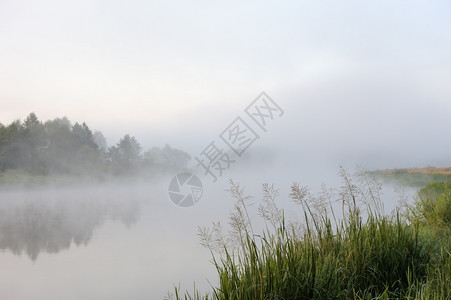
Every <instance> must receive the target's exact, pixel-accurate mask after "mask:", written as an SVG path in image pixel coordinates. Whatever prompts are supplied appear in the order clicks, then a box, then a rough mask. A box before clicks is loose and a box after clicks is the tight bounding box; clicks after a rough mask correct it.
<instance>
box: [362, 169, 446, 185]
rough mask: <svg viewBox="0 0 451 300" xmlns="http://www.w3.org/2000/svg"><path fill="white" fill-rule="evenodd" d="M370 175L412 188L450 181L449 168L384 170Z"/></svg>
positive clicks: (372, 172)
mask: <svg viewBox="0 0 451 300" xmlns="http://www.w3.org/2000/svg"><path fill="white" fill-rule="evenodd" d="M370 173H371V174H372V175H377V176H380V177H382V178H383V179H384V180H386V181H388V182H394V183H397V184H401V185H406V186H412V187H423V186H425V185H426V184H429V183H431V182H446V181H450V180H451V168H433V167H429V168H411V169H386V170H376V171H371V172H370Z"/></svg>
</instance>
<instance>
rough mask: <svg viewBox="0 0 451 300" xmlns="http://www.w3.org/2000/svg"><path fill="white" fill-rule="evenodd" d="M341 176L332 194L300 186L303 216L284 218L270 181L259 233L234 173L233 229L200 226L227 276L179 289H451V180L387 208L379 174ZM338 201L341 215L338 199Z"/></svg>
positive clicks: (416, 293)
mask: <svg viewBox="0 0 451 300" xmlns="http://www.w3.org/2000/svg"><path fill="white" fill-rule="evenodd" d="M341 177H342V180H343V187H342V188H341V189H340V190H339V191H337V192H335V193H332V194H330V193H321V194H319V195H312V194H310V193H309V192H308V189H307V188H305V187H301V186H299V185H297V184H294V185H293V186H292V193H291V198H292V200H293V201H294V202H295V203H296V204H298V205H299V207H300V208H301V210H302V212H303V215H304V218H303V219H302V220H286V218H285V216H284V212H283V211H282V210H280V209H279V208H278V207H277V206H276V202H275V201H276V197H277V196H278V191H277V190H276V189H275V188H273V187H271V186H268V185H264V186H263V201H262V205H261V206H260V209H259V213H260V216H261V217H262V219H263V220H264V221H265V224H266V229H265V230H264V231H263V232H260V233H256V232H254V229H253V224H252V222H251V219H250V217H249V214H248V210H249V209H250V206H249V205H248V201H249V200H248V199H249V196H247V195H245V193H244V190H243V189H242V188H241V187H240V186H239V185H236V184H234V183H232V184H231V189H230V191H231V193H232V195H233V197H234V198H235V199H236V205H235V210H234V212H233V214H232V216H231V218H230V224H231V229H230V231H229V232H226V233H224V232H223V230H222V229H221V227H220V226H219V225H218V224H215V225H214V226H213V228H210V229H207V228H204V229H201V231H200V235H201V237H202V243H203V244H204V245H205V246H206V247H208V248H209V249H210V251H211V254H212V258H213V263H214V264H215V266H216V269H217V272H218V279H219V285H218V286H217V287H214V288H212V292H211V293H208V294H205V295H201V294H200V293H199V292H198V291H194V292H193V293H185V294H182V293H181V292H180V291H179V289H177V288H176V289H175V294H174V296H175V298H176V299H393V298H403V299H449V298H450V297H451V253H450V252H451V249H450V245H451V243H450V234H449V233H450V226H451V193H450V192H451V183H436V184H430V185H428V186H426V187H425V188H423V189H422V190H421V191H420V194H419V197H418V198H417V200H416V201H415V203H414V204H413V205H411V206H409V207H406V208H404V209H402V210H401V209H399V210H398V211H396V212H394V213H392V214H391V215H389V216H387V215H384V214H383V211H382V209H381V207H382V204H381V202H380V201H381V200H380V191H381V185H380V184H379V183H378V182H377V180H376V179H375V178H373V177H365V178H363V177H359V179H358V180H357V183H356V182H354V181H353V179H352V178H351V176H350V175H349V174H348V173H347V172H346V171H344V170H342V172H341ZM335 201H338V203H339V204H340V206H341V213H340V217H337V215H336V212H333V211H332V209H331V207H332V203H333V202H335Z"/></svg>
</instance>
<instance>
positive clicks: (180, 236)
mask: <svg viewBox="0 0 451 300" xmlns="http://www.w3.org/2000/svg"><path fill="white" fill-rule="evenodd" d="M277 170H281V171H282V172H280V171H279V172H277V173H276V171H277ZM285 170H290V171H289V172H288V171H285ZM309 171H310V172H309ZM338 171H339V169H338V167H337V168H332V167H331V168H330V169H320V170H308V169H301V171H298V172H297V171H295V170H292V169H290V168H285V167H284V166H279V165H278V163H277V162H273V163H272V164H270V165H269V166H267V167H265V166H262V165H261V164H259V163H255V162H252V161H243V162H242V164H241V165H239V164H237V165H236V168H234V169H231V170H229V172H228V173H224V176H223V177H221V178H220V179H219V180H218V181H217V182H212V181H211V180H210V178H208V177H203V174H202V173H200V174H198V176H199V178H201V180H202V182H203V187H204V189H203V195H202V198H201V199H200V201H199V202H198V203H197V204H196V205H194V206H192V207H187V208H183V207H178V206H176V205H175V204H174V203H172V202H171V200H170V199H169V196H168V193H167V191H168V183H169V181H170V180H171V177H172V175H170V174H165V175H162V176H161V177H160V178H159V179H155V178H139V179H135V180H132V181H128V182H122V183H115V184H109V183H99V184H89V185H88V184H84V185H80V186H74V185H71V186H66V187H35V188H28V189H17V188H16V189H9V190H3V191H1V192H0V249H1V252H0V265H2V272H1V274H0V282H2V285H1V286H0V296H1V297H2V298H5V299H29V298H33V299H49V298H52V299H53V298H60V299H124V298H131V299H161V298H162V297H163V296H164V295H166V293H167V292H168V291H172V289H173V286H174V285H177V286H178V285H179V284H180V286H181V288H182V290H185V289H188V290H190V289H191V288H192V284H193V282H196V286H197V287H198V288H200V289H201V290H205V291H207V290H209V287H210V284H209V282H210V283H211V284H213V285H214V284H215V283H216V280H217V279H216V274H215V269H214V266H213V264H212V263H211V257H210V253H209V251H208V250H207V249H205V248H203V247H202V246H201V245H200V240H199V237H198V235H197V234H198V227H199V226H201V227H203V226H211V224H212V222H217V221H220V222H221V223H222V224H223V225H224V227H225V229H226V230H227V228H228V225H227V224H228V217H229V215H230V212H231V210H232V209H233V206H234V203H235V200H234V199H233V198H232V196H231V194H230V193H229V192H227V191H226V190H227V189H229V188H230V184H229V181H228V180H229V178H230V179H232V180H233V181H234V182H235V183H239V184H240V186H242V187H244V188H245V193H246V194H249V195H253V198H251V199H250V200H249V202H248V203H249V208H250V211H251V217H252V219H253V221H254V222H255V224H254V226H255V228H256V229H258V228H260V229H263V228H264V227H263V226H264V224H263V223H262V222H261V220H260V218H259V217H258V215H257V207H258V205H259V204H260V203H261V199H262V197H261V196H262V189H261V184H262V183H270V184H271V183H272V184H274V185H275V187H277V188H279V192H280V196H279V197H278V198H277V200H276V202H277V204H278V205H279V206H280V207H281V208H284V209H285V210H286V216H287V219H293V218H299V215H300V214H302V213H301V210H300V208H299V207H297V206H295V205H294V204H293V203H292V202H291V200H290V199H289V197H288V195H289V193H290V186H291V183H292V182H293V181H297V182H299V183H300V184H302V185H309V186H310V190H311V192H312V193H315V192H318V191H319V190H320V186H321V183H323V182H324V183H325V184H326V185H327V186H328V187H330V188H338V187H340V186H341V182H340V179H339V177H338V176H337V173H338ZM351 171H352V170H351ZM330 178H331V179H332V180H328V179H330ZM323 179H324V180H323ZM390 188H391V187H389V186H388V187H387V188H386V189H385V190H384V195H383V201H384V203H385V204H386V208H387V209H389V210H391V209H392V208H394V205H395V201H396V199H395V196H396V195H395V194H394V193H393V192H390ZM387 191H388V192H387ZM387 212H389V211H387ZM23 282H27V288H26V289H23V288H21V286H22V285H23Z"/></svg>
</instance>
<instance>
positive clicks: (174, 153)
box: [144, 145, 191, 170]
mask: <svg viewBox="0 0 451 300" xmlns="http://www.w3.org/2000/svg"><path fill="white" fill-rule="evenodd" d="M144 160H145V163H146V164H147V165H149V166H150V167H151V168H152V167H153V168H155V167H156V168H157V169H159V170H166V169H184V168H186V167H187V166H188V162H189V161H190V160H191V156H190V155H189V154H188V153H186V152H184V151H182V150H179V149H174V148H171V146H169V145H165V146H164V147H163V148H158V147H153V148H152V149H150V150H148V151H147V152H145V153H144Z"/></svg>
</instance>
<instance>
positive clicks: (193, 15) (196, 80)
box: [0, 0, 451, 167]
mask: <svg viewBox="0 0 451 300" xmlns="http://www.w3.org/2000/svg"><path fill="white" fill-rule="evenodd" d="M450 53H451V2H449V1H411V0H409V1H407V0H405V1H158V2H157V1H92V0H90V1H21V0H14V1H8V0H0V105H1V107H0V122H1V123H3V124H7V123H9V122H11V121H13V120H15V119H17V118H20V119H24V118H25V117H26V116H27V115H28V114H29V113H30V112H35V113H36V114H37V115H38V117H39V118H40V119H41V120H47V119H51V118H55V117H62V116H67V117H68V118H69V119H70V120H71V121H73V122H75V121H86V122H87V123H88V125H89V126H90V127H91V128H93V129H98V130H101V131H102V132H103V133H104V134H105V135H106V137H107V139H108V142H109V144H110V145H111V144H114V143H116V142H117V139H118V138H119V137H121V136H122V135H124V134H126V133H130V134H132V135H135V136H136V137H137V138H138V140H140V141H141V143H142V144H143V146H145V147H150V146H152V145H158V146H161V145H163V144H164V143H166V142H168V143H170V144H171V145H173V146H176V147H179V148H186V149H189V150H190V151H191V153H192V154H196V153H193V151H201V150H202V149H203V148H204V147H205V146H206V145H207V144H208V143H209V142H210V141H211V140H213V139H215V138H217V136H218V134H219V133H221V132H222V130H223V129H224V128H225V127H226V126H227V125H228V124H229V123H230V122H231V121H232V120H233V119H234V118H235V117H236V116H238V115H240V114H242V112H243V109H244V108H245V107H246V106H247V105H248V104H249V103H250V102H251V101H252V100H254V98H255V97H256V96H257V95H258V94H260V92H261V91H266V92H267V93H268V95H269V96H270V97H272V98H273V99H274V100H275V101H276V102H277V103H278V104H279V105H280V106H281V107H282V108H283V109H284V111H285V114H284V116H283V117H282V118H281V119H280V120H277V122H275V124H274V126H273V128H271V130H268V132H267V133H266V134H265V135H262V138H261V141H259V142H260V144H259V145H256V146H255V149H258V148H257V147H266V148H268V147H269V148H271V147H272V148H275V149H276V150H277V151H280V152H283V151H284V153H289V154H293V155H296V154H299V153H303V158H302V159H304V160H306V161H312V157H315V159H316V160H317V161H320V160H322V161H325V162H327V163H331V164H339V163H343V162H350V163H362V164H367V165H368V166H369V167H403V166H427V165H437V166H442V165H448V166H449V165H451V134H450V132H451V131H450V129H451V84H450V78H451V55H450ZM196 149H198V150H196ZM256 151H257V150H256ZM302 159H301V160H302Z"/></svg>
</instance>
